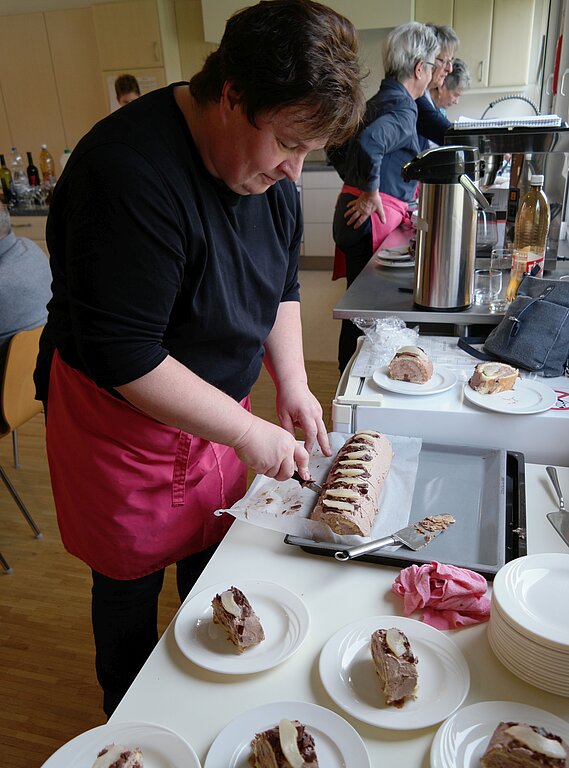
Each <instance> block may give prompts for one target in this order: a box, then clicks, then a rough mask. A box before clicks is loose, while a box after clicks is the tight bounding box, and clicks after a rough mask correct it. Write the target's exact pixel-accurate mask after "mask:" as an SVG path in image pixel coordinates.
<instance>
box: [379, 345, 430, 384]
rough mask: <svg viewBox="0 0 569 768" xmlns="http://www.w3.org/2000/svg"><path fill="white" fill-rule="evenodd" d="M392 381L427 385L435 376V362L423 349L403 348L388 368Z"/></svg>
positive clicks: (398, 351)
mask: <svg viewBox="0 0 569 768" xmlns="http://www.w3.org/2000/svg"><path fill="white" fill-rule="evenodd" d="M387 373H388V375H389V378H390V379H395V380H396V381H409V382H412V383H413V384H425V383H426V382H427V381H429V379H430V378H431V376H432V375H433V362H432V360H431V358H430V357H429V356H428V355H427V353H426V352H425V350H424V349H421V347H413V346H409V347H401V348H400V349H398V350H397V352H396V353H395V355H394V357H393V359H392V360H391V362H390V363H389V365H388V366H387Z"/></svg>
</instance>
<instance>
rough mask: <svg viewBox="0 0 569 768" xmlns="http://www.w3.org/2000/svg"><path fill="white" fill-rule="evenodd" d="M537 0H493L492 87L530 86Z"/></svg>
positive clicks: (490, 79)
mask: <svg viewBox="0 0 569 768" xmlns="http://www.w3.org/2000/svg"><path fill="white" fill-rule="evenodd" d="M534 15H535V0H494V18H493V22H492V49H491V52H490V76H489V80H488V84H489V85H490V86H508V87H509V86H512V85H527V84H528V82H529V72H530V55H531V44H532V36H533V26H534Z"/></svg>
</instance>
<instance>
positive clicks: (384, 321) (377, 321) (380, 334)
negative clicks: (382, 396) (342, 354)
mask: <svg viewBox="0 0 569 768" xmlns="http://www.w3.org/2000/svg"><path fill="white" fill-rule="evenodd" d="M352 323H354V325H356V326H357V327H358V328H359V329H360V330H361V331H363V333H364V341H363V343H362V345H361V347H360V353H359V355H358V356H357V358H356V361H355V363H354V366H353V368H352V371H351V373H352V375H353V376H371V375H372V374H373V372H374V371H376V370H377V369H378V368H382V367H383V366H385V365H387V364H388V363H389V361H390V360H391V359H392V357H393V355H394V354H395V353H396V352H397V350H398V349H399V348H400V347H405V346H413V345H415V346H417V345H418V346H421V345H420V344H419V331H418V329H417V328H408V327H407V326H406V325H405V323H404V322H403V320H401V318H400V317H397V316H395V315H391V316H389V317H377V318H374V319H371V320H370V319H369V318H357V317H355V318H352Z"/></svg>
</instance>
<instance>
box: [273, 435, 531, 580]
mask: <svg viewBox="0 0 569 768" xmlns="http://www.w3.org/2000/svg"><path fill="white" fill-rule="evenodd" d="M431 514H436V515H440V514H451V515H453V517H454V518H455V520H456V522H455V523H454V524H453V525H451V526H450V528H449V529H448V530H447V531H445V532H444V533H442V534H441V535H440V536H438V537H437V538H436V539H434V540H433V541H432V542H430V543H429V544H428V545H427V546H426V547H424V549H422V550H420V551H418V552H413V551H412V550H409V549H406V548H405V547H400V548H398V549H393V550H391V549H390V550H385V549H384V550H378V551H377V552H371V553H369V554H367V555H362V556H361V557H358V558H357V560H364V561H366V562H370V563H381V564H382V565H392V566H400V567H406V566H408V565H411V564H412V563H417V564H419V565H422V564H423V563H429V562H431V560H437V561H439V562H443V563H447V564H450V565H457V566H460V567H462V568H470V569H471V570H473V571H477V572H478V573H480V574H482V575H483V576H485V577H486V578H489V579H493V577H494V575H495V574H496V573H497V572H498V570H499V569H500V568H501V567H502V566H503V565H504V564H505V563H507V562H508V561H510V560H513V559H515V558H516V557H521V556H522V555H525V554H526V553H527V548H526V540H525V530H526V503H525V461H524V456H523V454H522V453H518V452H516V451H504V450H498V449H494V448H478V447H471V446H455V445H439V444H435V443H423V446H422V448H421V453H420V454H419V467H418V470H417V479H416V483H415V492H414V494H413V502H412V506H411V514H410V518H409V520H410V522H417V521H419V520H422V519H423V518H424V517H425V516H426V515H431ZM285 543H286V544H292V545H294V546H299V547H301V548H302V549H303V550H305V551H306V552H310V553H311V554H314V555H326V556H332V557H333V556H334V553H335V552H337V551H338V545H337V544H332V543H330V542H316V541H312V540H310V539H304V538H301V537H299V536H291V535H287V536H286V537H285ZM350 562H355V560H354V561H350ZM342 567H346V566H345V564H344V565H343V566H342Z"/></svg>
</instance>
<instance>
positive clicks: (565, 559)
mask: <svg viewBox="0 0 569 768" xmlns="http://www.w3.org/2000/svg"><path fill="white" fill-rule="evenodd" d="M567 584H569V555H568V554H565V553H561V552H560V553H554V552H547V553H545V554H541V553H538V554H533V555H526V556H525V557H519V558H516V559H515V560H512V561H510V562H509V563H506V565H505V566H503V568H501V569H500V571H498V573H497V574H496V577H495V581H494V585H493V600H494V601H495V602H496V603H497V604H498V608H499V610H500V613H501V615H502V616H505V618H506V621H507V622H508V623H510V624H512V625H513V626H514V629H515V631H517V632H520V633H521V634H522V635H526V636H527V637H529V638H530V639H532V640H535V641H536V642H538V643H540V644H542V645H545V646H547V647H548V648H553V649H560V650H561V651H562V652H563V653H568V652H569V616H568V614H567V611H566V610H559V599H560V595H562V594H566V592H567Z"/></svg>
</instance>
